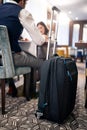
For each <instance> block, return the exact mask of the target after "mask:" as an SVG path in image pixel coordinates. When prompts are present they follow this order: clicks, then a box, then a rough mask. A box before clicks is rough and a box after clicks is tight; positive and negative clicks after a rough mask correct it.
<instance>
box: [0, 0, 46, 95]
mask: <svg viewBox="0 0 87 130" xmlns="http://www.w3.org/2000/svg"><path fill="white" fill-rule="evenodd" d="M26 1H27V0H11V1H9V2H6V3H4V4H0V25H5V26H7V29H8V33H9V40H10V44H11V50H12V55H13V59H14V64H15V66H29V67H31V68H36V69H40V67H41V65H42V64H43V60H42V59H39V58H37V57H35V56H34V55H32V54H31V53H27V52H25V51H23V50H22V49H21V48H20V46H19V43H18V39H19V37H20V35H21V33H22V30H23V27H24V28H25V29H26V30H27V32H28V33H29V35H30V36H31V38H32V40H33V43H34V44H35V45H40V46H41V45H43V44H44V42H46V41H47V37H46V36H45V35H43V36H42V35H41V33H40V32H39V30H38V28H37V26H35V24H34V19H33V17H32V15H31V14H30V13H29V12H28V11H27V10H25V9H23V8H24V7H25V4H26ZM3 12H4V13H3ZM2 14H3V15H2ZM33 50H35V48H33ZM13 88H14V87H13V86H12V91H14V89H13ZM15 89H16V88H15ZM16 94H17V93H15V95H16Z"/></svg>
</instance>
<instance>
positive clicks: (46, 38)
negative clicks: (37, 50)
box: [43, 34, 48, 42]
mask: <svg viewBox="0 0 87 130" xmlns="http://www.w3.org/2000/svg"><path fill="white" fill-rule="evenodd" d="M43 36H44V37H45V42H48V36H47V35H45V34H44V35H43Z"/></svg>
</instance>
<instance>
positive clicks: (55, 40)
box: [46, 6, 60, 60]
mask: <svg viewBox="0 0 87 130" xmlns="http://www.w3.org/2000/svg"><path fill="white" fill-rule="evenodd" d="M54 11H56V12H57V13H58V14H59V13H60V10H59V9H58V8H57V7H56V6H53V7H52V15H51V23H50V30H49V39H48V46H47V55H46V60H48V58H49V52H50V44H51V36H52V25H53V16H54ZM57 33H58V21H57V24H56V29H55V39H54V46H53V55H54V54H55V48H56V44H57Z"/></svg>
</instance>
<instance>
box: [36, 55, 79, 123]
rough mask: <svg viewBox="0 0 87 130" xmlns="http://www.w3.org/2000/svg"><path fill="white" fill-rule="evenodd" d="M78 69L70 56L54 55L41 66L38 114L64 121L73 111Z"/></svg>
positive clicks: (40, 116)
mask: <svg viewBox="0 0 87 130" xmlns="http://www.w3.org/2000/svg"><path fill="white" fill-rule="evenodd" d="M77 79H78V71H77V66H76V63H75V62H74V61H73V60H72V59H69V58H62V57H58V56H56V57H53V58H51V59H49V60H46V61H45V62H44V64H43V66H42V68H41V80H40V91H39V101H38V110H37V116H38V117H39V118H44V119H48V120H50V121H54V122H57V123H62V122H63V121H64V120H65V119H66V118H67V117H68V116H69V115H70V114H71V112H72V111H73V109H74V106H75V99H76V90H77Z"/></svg>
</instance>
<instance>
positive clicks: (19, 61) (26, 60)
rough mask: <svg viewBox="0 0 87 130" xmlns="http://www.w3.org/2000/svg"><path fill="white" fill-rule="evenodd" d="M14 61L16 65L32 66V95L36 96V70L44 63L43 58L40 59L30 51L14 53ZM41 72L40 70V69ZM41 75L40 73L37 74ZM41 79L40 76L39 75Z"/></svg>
mask: <svg viewBox="0 0 87 130" xmlns="http://www.w3.org/2000/svg"><path fill="white" fill-rule="evenodd" d="M13 57H14V62H15V65H16V66H30V67H31V68H32V71H31V83H30V97H31V98H32V97H35V96H36V95H37V94H36V80H37V79H36V78H37V76H36V70H38V71H39V70H40V67H41V65H42V64H43V59H38V58H36V57H34V56H32V55H30V54H28V53H24V54H23V53H22V54H19V55H18V54H15V55H13ZM39 73H40V71H39ZM37 75H39V74H37ZM38 78H39V79H40V77H39V76H38Z"/></svg>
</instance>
